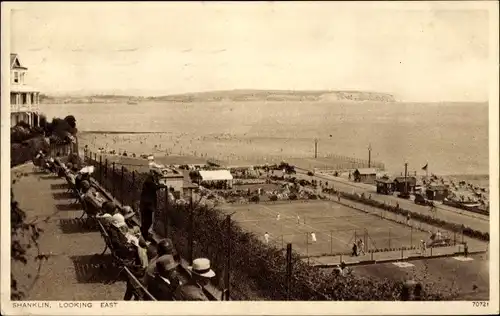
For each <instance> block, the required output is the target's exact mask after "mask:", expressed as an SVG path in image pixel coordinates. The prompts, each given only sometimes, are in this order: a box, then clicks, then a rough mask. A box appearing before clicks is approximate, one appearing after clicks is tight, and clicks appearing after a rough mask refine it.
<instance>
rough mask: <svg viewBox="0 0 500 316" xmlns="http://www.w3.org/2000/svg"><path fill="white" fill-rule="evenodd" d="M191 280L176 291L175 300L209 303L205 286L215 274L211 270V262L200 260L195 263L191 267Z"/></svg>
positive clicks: (204, 259)
mask: <svg viewBox="0 0 500 316" xmlns="http://www.w3.org/2000/svg"><path fill="white" fill-rule="evenodd" d="M189 270H190V271H191V280H189V281H188V282H187V283H186V284H182V285H181V286H179V287H178V288H177V290H176V291H175V295H174V296H175V298H176V300H179V301H209V299H208V297H207V296H206V295H205V292H204V291H203V286H205V285H207V284H208V282H209V281H210V279H211V278H213V277H214V276H215V272H214V271H213V270H212V269H211V268H210V260H208V259H206V258H198V259H195V260H194V261H193V266H191V267H189Z"/></svg>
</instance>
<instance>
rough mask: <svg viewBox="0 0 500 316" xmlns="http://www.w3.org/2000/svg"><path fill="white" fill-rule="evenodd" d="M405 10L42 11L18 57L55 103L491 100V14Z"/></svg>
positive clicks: (90, 7)
mask: <svg viewBox="0 0 500 316" xmlns="http://www.w3.org/2000/svg"><path fill="white" fill-rule="evenodd" d="M365 4H366V3H365ZM405 8H406V9H403V7H402V6H401V5H400V6H394V5H393V6H389V5H386V6H377V5H364V6H352V5H349V4H345V3H336V2H331V3H329V2H317V3H306V2H300V3H290V2H288V3H272V2H259V3H251V2H248V3H237V2H234V3H203V2H198V3H189V2H184V3H148V4H138V3H107V4H98V3H88V4H85V3H79V4H75V3H67V4H48V3H42V4H33V3H32V4H29V5H25V6H24V7H23V6H21V7H19V9H18V10H15V11H13V13H12V15H11V51H12V52H15V53H18V54H19V57H20V60H21V62H22V63H23V64H24V66H26V67H28V68H29V75H28V78H29V79H28V80H29V83H30V84H31V85H33V86H36V87H37V88H38V89H40V90H41V91H42V92H43V93H47V94H57V93H67V92H75V91H81V92H82V93H117V94H128V95H132V94H133V95H166V94H176V93H186V92H197V91H210V90H230V89H284V90H294V89H295V90H346V89H349V90H367V91H377V92H386V93H392V94H394V95H395V96H396V98H398V99H399V100H405V101H417V102H418V101H486V100H488V87H489V84H488V82H489V71H488V67H489V65H490V63H489V16H488V11H485V10H470V9H469V10H461V9H454V10H450V9H446V7H443V6H441V7H439V8H433V7H432V6H431V5H424V6H422V5H419V6H411V5H409V4H407V6H406V7H405ZM448 8H451V6H448Z"/></svg>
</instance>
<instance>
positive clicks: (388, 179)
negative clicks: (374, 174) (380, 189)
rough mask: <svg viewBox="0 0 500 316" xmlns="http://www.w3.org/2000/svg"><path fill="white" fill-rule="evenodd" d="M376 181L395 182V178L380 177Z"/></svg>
mask: <svg viewBox="0 0 500 316" xmlns="http://www.w3.org/2000/svg"><path fill="white" fill-rule="evenodd" d="M375 182H380V183H385V184H391V183H393V182H394V179H392V178H380V179H377V180H375Z"/></svg>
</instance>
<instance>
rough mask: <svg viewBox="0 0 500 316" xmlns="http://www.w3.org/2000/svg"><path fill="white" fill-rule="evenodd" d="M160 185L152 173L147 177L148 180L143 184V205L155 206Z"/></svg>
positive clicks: (143, 206)
mask: <svg viewBox="0 0 500 316" xmlns="http://www.w3.org/2000/svg"><path fill="white" fill-rule="evenodd" d="M158 189H159V188H158V185H157V184H156V182H155V180H154V178H153V176H152V175H151V174H149V175H148V177H147V178H146V181H144V184H143V185H142V192H141V207H142V208H145V207H155V208H156V204H157V198H158V197H157V194H156V191H157V190H158Z"/></svg>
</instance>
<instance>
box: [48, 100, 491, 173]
mask: <svg viewBox="0 0 500 316" xmlns="http://www.w3.org/2000/svg"><path fill="white" fill-rule="evenodd" d="M40 110H41V111H42V112H43V113H44V114H46V116H47V118H48V119H49V120H50V119H51V118H52V117H64V116H66V115H69V114H71V115H74V116H75V117H76V119H77V127H78V130H79V133H82V134H85V132H123V133H131V132H134V133H150V134H143V135H142V136H141V137H142V138H141V142H142V144H141V145H142V146H144V147H147V148H152V147H153V143H154V146H163V147H162V148H168V147H169V146H170V145H172V146H174V147H175V146H177V147H181V148H183V150H184V151H186V152H187V151H188V149H189V150H191V151H193V150H194V151H196V149H199V151H198V152H203V151H210V154H211V155H213V154H217V155H219V156H224V155H233V156H234V155H238V154H239V153H241V154H242V155H245V154H249V152H251V153H252V154H253V155H259V154H262V155H269V154H276V155H283V156H285V157H286V156H288V157H313V155H314V140H315V139H316V140H317V142H318V155H320V156H321V155H326V154H335V155H344V156H350V157H356V158H361V159H368V147H369V146H370V147H371V149H372V150H371V159H372V161H378V162H383V163H384V164H385V168H386V170H388V171H391V172H394V173H399V172H402V171H403V170H404V163H405V162H406V163H408V170H409V171H410V172H417V173H419V174H421V173H423V172H424V171H423V170H422V167H423V166H424V165H426V164H427V165H428V172H429V174H430V173H433V174H437V175H453V176H454V177H456V178H457V179H458V178H460V176H465V177H468V178H471V177H472V178H473V179H476V178H478V177H479V179H484V178H485V177H486V179H487V175H488V173H489V171H488V170H489V167H488V104H487V103H401V102H394V103H381V102H299V101H295V102H283V101H282V102H254V101H251V102H206V103H203V102H193V103H180V102H179V103H175V102H144V103H139V104H127V103H93V104H41V105H40ZM95 135H99V134H95ZM158 135H166V136H165V137H161V136H160V137H159V136H158ZM106 137H115V139H114V140H113V142H112V144H110V145H109V146H118V147H120V149H121V150H124V149H126V148H127V144H126V143H127V142H124V141H120V138H116V137H118V136H111V135H110V134H108V135H106ZM122 139H123V138H122ZM133 142H135V141H134V140H133V138H129V141H128V143H130V144H131V143H133ZM158 142H159V143H158ZM170 143H171V144H170ZM131 146H132V145H131Z"/></svg>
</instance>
